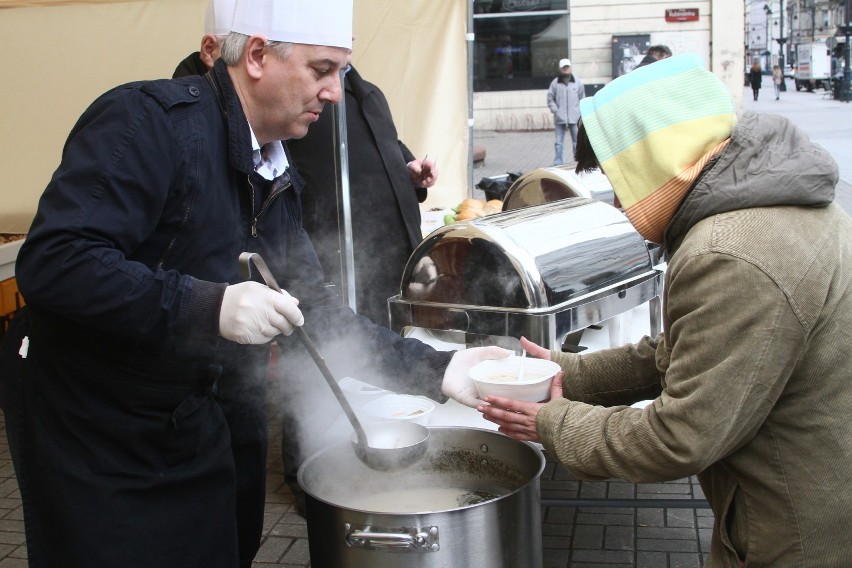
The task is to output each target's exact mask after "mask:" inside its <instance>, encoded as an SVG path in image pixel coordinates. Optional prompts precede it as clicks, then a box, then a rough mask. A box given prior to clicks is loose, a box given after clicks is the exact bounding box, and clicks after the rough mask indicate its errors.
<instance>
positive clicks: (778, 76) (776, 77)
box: [772, 65, 784, 101]
mask: <svg viewBox="0 0 852 568" xmlns="http://www.w3.org/2000/svg"><path fill="white" fill-rule="evenodd" d="M783 82H784V74H783V73H782V72H781V67H779V66H778V65H773V66H772V87H773V88H774V89H775V100H776V101H777V100H779V99H780V98H781V83H783Z"/></svg>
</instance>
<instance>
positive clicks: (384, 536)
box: [346, 523, 441, 552]
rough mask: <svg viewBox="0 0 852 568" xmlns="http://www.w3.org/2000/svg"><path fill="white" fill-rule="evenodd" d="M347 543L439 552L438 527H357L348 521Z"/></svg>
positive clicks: (360, 546) (354, 546) (385, 548)
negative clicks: (378, 528)
mask: <svg viewBox="0 0 852 568" xmlns="http://www.w3.org/2000/svg"><path fill="white" fill-rule="evenodd" d="M346 544H347V545H348V546H349V547H351V548H367V549H383V550H390V551H400V552H403V551H406V550H414V551H417V552H438V551H439V550H440V549H441V545H440V543H439V542H438V527H434V526H433V527H426V528H408V527H400V528H394V529H384V528H383V529H381V532H374V528H373V527H370V526H366V527H364V528H360V529H356V528H353V527H352V525H350V524H349V523H346Z"/></svg>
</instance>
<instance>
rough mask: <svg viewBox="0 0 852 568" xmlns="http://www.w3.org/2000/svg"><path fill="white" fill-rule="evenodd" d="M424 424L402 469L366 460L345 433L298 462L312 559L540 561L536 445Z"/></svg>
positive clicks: (378, 566) (402, 567)
mask: <svg viewBox="0 0 852 568" xmlns="http://www.w3.org/2000/svg"><path fill="white" fill-rule="evenodd" d="M429 430H430V438H429V450H428V451H427V453H426V455H425V456H424V458H423V459H422V460H421V461H420V462H418V463H416V464H415V465H413V466H411V467H409V468H407V469H404V470H399V471H393V472H376V471H373V470H370V469H368V468H367V467H366V466H364V465H363V464H362V463H361V462H360V461H359V460H358V458H357V457H355V454H354V452H353V451H352V448H351V445H350V444H345V443H344V444H340V445H337V446H335V447H331V448H327V449H325V450H322V451H321V452H319V453H317V454H315V455H314V456H312V457H311V458H309V459H308V460H306V461H305V463H304V464H302V467H301V468H300V469H299V474H298V479H299V484H300V485H301V486H302V488H303V489H304V490H305V494H306V503H305V504H306V510H307V521H308V538H309V542H310V553H311V566H312V567H313V568H365V567H367V566H369V567H370V568H413V567H417V568H432V567H435V568H437V567H440V568H458V567H461V566H488V567H489V568H501V567H502V568H540V567H541V565H542V543H541V495H540V488H539V476H540V475H541V472H542V471H543V469H544V456H543V455H542V453H541V451H540V450H539V449H538V448H536V447H535V446H533V445H532V444H527V443H524V442H518V441H516V440H512V439H511V438H508V437H506V436H504V435H502V434H500V433H498V432H494V431H491V430H483V429H477V428H454V427H432V428H430V429H429ZM449 494H452V495H453V496H454V497H453V498H452V500H453V501H454V502H453V503H452V504H450V505H449V506H448V501H447V499H448V495H449ZM483 499H490V500H483ZM481 500H482V502H477V501H481Z"/></svg>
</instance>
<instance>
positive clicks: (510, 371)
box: [468, 355, 560, 402]
mask: <svg viewBox="0 0 852 568" xmlns="http://www.w3.org/2000/svg"><path fill="white" fill-rule="evenodd" d="M521 360H522V357H520V356H519V355H510V356H509V357H506V358H505V359H488V360H487V361H482V362H481V363H477V364H476V365H474V366H473V367H471V368H470V370H469V371H468V376H469V377H470V378H471V379H473V382H474V383H475V384H476V390H477V391H478V392H479V396H480V397H486V396H502V397H506V398H512V399H515V400H522V401H525V402H541V401H542V400H545V399H547V398H548V397H549V396H550V384H551V381H552V379H553V377H554V376H555V375H556V373H558V372H559V371H560V367H559V364H558V363H554V362H553V361H548V360H546V359H535V358H533V357H529V356H528V357H526V360H525V361H524V363H523V365H524V373H523V377H522V378H521V379H520V380H519V379H518V373H519V372H520V370H521Z"/></svg>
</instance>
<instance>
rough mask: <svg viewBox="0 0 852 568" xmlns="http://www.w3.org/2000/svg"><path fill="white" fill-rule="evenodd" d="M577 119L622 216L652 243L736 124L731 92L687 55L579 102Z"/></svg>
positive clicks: (629, 75)
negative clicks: (581, 124) (609, 185)
mask: <svg viewBox="0 0 852 568" xmlns="http://www.w3.org/2000/svg"><path fill="white" fill-rule="evenodd" d="M580 114H581V115H582V120H583V125H584V129H585V132H586V135H587V136H588V140H589V143H590V144H591V146H592V148H593V150H594V153H595V156H596V158H597V161H598V163H599V164H600V166H601V170H603V172H604V173H605V175H606V177H607V178H608V179H609V181H610V183H611V184H612V188H613V190H614V191H615V194H616V195H617V196H618V199H619V201H620V202H621V205H622V206H623V207H624V210H625V214H626V215H627V217H628V218H629V219H630V222H631V223H632V224H633V226H634V227H635V228H636V230H637V231H638V232H639V234H641V235H642V236H643V237H645V238H646V239H648V240H649V241H652V242H655V243H662V242H663V235H664V232H665V229H666V227H667V226H668V224H669V221H670V220H671V218H672V216H673V215H674V213H675V211H676V210H677V208H678V206H679V205H680V203H681V202H682V201H683V197H684V196H685V195H686V193H687V192H688V191H689V188H690V187H692V185H693V184H694V183H695V180H696V179H697V178H698V177H699V175H700V174H701V172H702V171H703V170H704V168H705V166H706V164H707V163H708V161H709V160H710V159H711V158H712V157H713V156H715V155H716V154H718V152H719V151H720V150H721V149H722V148H723V147H724V146H725V145H726V144H727V143H728V140H729V138H730V136H731V132H732V130H733V128H734V125H735V124H736V120H737V116H736V113H735V109H734V102H733V100H732V99H731V94H730V91H729V90H728V88H727V87H726V86H725V84H724V83H722V81H720V80H719V79H718V78H717V77H716V76H715V75H713V74H712V73H710V72H709V71H707V70H706V69H705V68H704V62H703V61H702V60H701V59H700V58H699V57H698V56H697V55H694V54H686V55H677V56H674V57H670V58H667V59H664V60H661V61H657V62H656V63H653V64H651V65H646V66H644V67H641V68H638V69H635V70H633V71H631V72H630V73H627V74H626V75H622V76H621V77H619V78H617V79H615V80H614V81H612V82H610V83H609V84H607V85H606V86H605V87H604V88H603V89H601V90H600V91H598V92H597V93H596V94H595V95H594V96H593V97H590V98H584V99H583V100H581V101H580Z"/></svg>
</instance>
